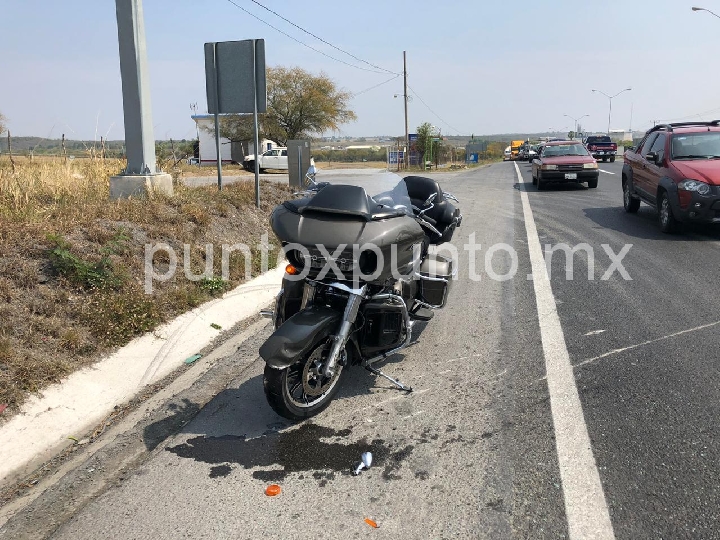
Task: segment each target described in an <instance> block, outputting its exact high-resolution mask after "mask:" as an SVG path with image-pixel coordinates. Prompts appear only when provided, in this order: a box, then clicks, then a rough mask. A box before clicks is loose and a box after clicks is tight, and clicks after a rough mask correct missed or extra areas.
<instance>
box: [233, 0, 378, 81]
mask: <svg viewBox="0 0 720 540" xmlns="http://www.w3.org/2000/svg"><path fill="white" fill-rule="evenodd" d="M227 1H228V2H230V3H231V4H232V5H233V6H235V7H236V8H238V9H240V10H242V11H244V12H245V13H247V14H248V15H250V16H251V17H253V18H254V19H257V20H258V21H260V22H261V23H263V24H264V25H266V26H269V27H270V28H272V29H273V30H275V31H277V32H280V33H281V34H282V35H284V36H286V37H288V38H290V39H292V40H293V41H295V42H296V43H299V44H300V45H302V46H303V47H307V48H308V49H310V50H312V51H315V52H316V53H319V54H322V55H323V56H326V57H327V58H330V59H331V60H335V61H336V62H340V63H341V64H345V65H346V66H350V67H353V68H355V69H360V70H362V71H369V72H370V73H377V74H380V75H382V74H384V72H387V70H384V71H376V70H374V69H367V68H364V67H360V66H356V65H355V64H351V63H349V62H345V61H344V60H340V59H339V58H335V57H334V56H330V55H329V54H327V53H325V52H323V51H321V50H320V49H316V48H315V47H313V46H312V45H308V44H307V43H305V42H303V41H300V40H299V39H297V38H294V37H293V36H291V35H290V34H288V33H287V32H283V31H282V30H280V29H279V28H278V27H277V26H273V25H272V24H270V23H269V22H267V21H265V20H263V19H261V18H260V17H258V16H257V15H255V14H254V13H252V12H250V11H248V10H247V9H245V8H244V7H242V6H241V5H239V4H237V3H235V2H234V1H233V0H227ZM371 65H372V64H371ZM380 69H382V68H380ZM390 73H392V72H390Z"/></svg>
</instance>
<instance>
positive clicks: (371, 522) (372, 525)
mask: <svg viewBox="0 0 720 540" xmlns="http://www.w3.org/2000/svg"><path fill="white" fill-rule="evenodd" d="M365 523H367V524H368V525H370V526H371V527H372V528H373V529H377V528H379V527H380V525H378V524H377V523H376V522H375V521H374V520H372V519H370V518H365Z"/></svg>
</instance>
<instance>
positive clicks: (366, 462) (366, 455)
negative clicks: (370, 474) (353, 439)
mask: <svg viewBox="0 0 720 540" xmlns="http://www.w3.org/2000/svg"><path fill="white" fill-rule="evenodd" d="M361 460H362V461H360V463H358V465H357V467H355V470H354V471H353V475H355V476H357V475H358V474H360V472H361V471H362V470H363V469H369V468H370V465H372V460H373V455H372V452H363V453H362V456H361Z"/></svg>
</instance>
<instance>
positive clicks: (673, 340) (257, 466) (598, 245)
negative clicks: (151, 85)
mask: <svg viewBox="0 0 720 540" xmlns="http://www.w3.org/2000/svg"><path fill="white" fill-rule="evenodd" d="M518 168H519V171H520V174H521V178H522V181H519V180H518V176H517V174H516V167H515V164H513V163H502V164H497V165H493V166H491V167H488V168H483V169H475V170H470V171H464V172H461V173H447V174H442V175H438V176H437V178H438V180H439V181H441V183H442V185H443V187H444V188H445V189H447V190H448V191H451V192H453V193H454V194H455V195H457V196H458V198H459V199H460V200H461V208H462V211H463V214H464V217H465V220H464V222H463V226H462V228H461V229H459V230H458V232H457V233H456V235H455V238H454V241H453V243H454V244H455V245H456V246H457V247H458V248H459V250H460V251H459V256H460V275H459V279H458V281H457V282H455V283H454V284H453V289H452V291H451V293H450V298H449V301H448V305H447V307H446V308H445V309H444V310H442V311H438V312H437V313H436V316H435V318H434V319H433V320H432V321H431V322H430V323H428V324H427V325H424V326H423V327H422V328H421V332H420V333H419V336H417V343H416V344H415V345H413V346H412V347H410V348H409V349H407V350H406V351H404V352H403V353H402V354H399V355H397V356H396V357H394V358H392V359H391V360H389V361H388V362H387V364H386V365H385V366H384V369H385V371H386V372H388V373H389V374H391V375H393V376H396V377H399V378H400V379H401V380H402V381H403V382H405V383H407V384H410V385H412V386H413V387H414V389H415V392H414V393H413V394H411V395H403V394H401V393H398V391H396V390H394V389H393V388H391V387H390V386H389V385H388V384H387V383H386V382H385V381H384V380H382V379H376V378H375V377H374V376H373V375H371V374H369V373H367V372H364V371H362V370H360V369H359V368H358V369H355V370H352V371H350V373H349V377H348V379H347V380H346V381H345V385H344V387H343V389H342V390H341V393H340V397H339V398H337V399H336V401H335V402H334V403H333V404H332V405H331V407H330V408H329V409H327V410H326V411H325V412H324V413H323V414H322V415H320V416H318V417H316V418H315V419H313V420H312V421H311V422H307V423H304V424H302V425H299V426H290V425H288V423H287V422H285V421H284V420H283V419H281V418H279V417H277V416H276V415H275V414H274V413H273V412H272V411H271V410H270V408H269V407H268V406H267V405H266V403H265V399H264V396H263V390H262V367H263V366H262V363H261V361H260V360H259V359H257V357H256V355H255V354H254V353H253V350H257V347H258V346H259V345H260V343H262V340H263V339H264V338H265V337H266V336H267V335H268V334H269V332H270V330H269V328H267V327H266V328H265V329H264V330H263V331H262V332H260V333H259V334H257V335H256V336H254V337H253V338H252V339H251V340H250V341H249V342H248V343H246V345H245V346H244V350H243V351H239V352H238V353H237V355H236V358H237V365H236V373H235V378H234V379H233V381H232V382H231V383H230V384H229V385H227V386H226V388H225V389H224V390H223V391H221V392H220V393H219V394H217V395H216V396H215V398H214V399H212V400H211V401H210V402H209V403H208V404H207V405H205V406H204V407H201V408H200V410H199V412H198V413H197V415H195V416H194V417H193V419H192V420H191V421H190V422H189V423H188V424H187V425H186V426H185V428H184V429H183V430H182V431H181V432H180V433H178V434H176V435H175V436H172V437H170V438H168V439H166V440H163V441H157V440H154V439H152V437H151V435H150V434H152V433H153V429H152V426H150V429H146V430H145V432H144V438H145V444H146V446H147V447H148V452H149V453H150V454H149V456H148V458H147V459H146V460H144V461H143V462H142V464H141V465H139V466H138V467H135V468H134V469H131V470H129V471H127V473H126V474H125V473H124V474H123V475H122V476H121V477H120V479H119V480H118V481H117V482H115V483H113V484H112V485H110V486H108V488H107V489H106V491H105V492H104V493H103V494H102V495H101V496H99V497H97V498H96V499H95V500H94V501H92V502H91V503H89V504H87V505H86V506H85V507H84V508H83V509H82V510H80V511H79V512H77V513H76V515H74V516H73V517H72V519H70V520H69V521H66V522H65V523H58V527H56V531H55V534H54V535H53V538H57V539H66V538H67V539H70V538H72V539H76V538H153V539H161V538H184V537H188V538H257V537H261V536H262V537H268V538H280V537H282V538H301V537H302V538H338V537H340V536H343V537H348V538H356V537H357V538H361V537H362V538H365V537H367V536H366V535H369V534H373V535H375V536H377V537H379V538H396V537H398V536H400V535H402V537H404V538H488V539H498V538H533V539H535V538H568V537H569V536H570V537H572V538H582V537H583V536H581V535H578V533H577V531H578V530H580V529H578V528H573V527H575V526H576V525H577V523H581V525H582V524H583V522H584V524H585V525H589V526H590V527H592V526H593V525H594V524H596V523H599V522H600V521H602V520H601V519H600V518H601V517H602V515H601V514H602V510H603V508H601V509H598V508H592V509H590V510H588V508H589V506H588V507H583V505H585V504H586V502H587V501H584V500H583V498H582V497H580V498H579V499H578V498H577V493H576V492H573V486H577V485H582V482H584V481H586V480H587V479H588V478H589V479H590V480H589V482H590V485H592V478H593V477H594V476H593V475H595V476H598V477H599V483H598V484H597V488H598V489H599V494H600V499H599V500H600V502H601V503H602V505H601V506H603V507H604V511H606V512H607V514H608V515H609V517H610V523H611V530H610V536H608V535H607V532H608V530H607V529H606V530H605V531H604V533H603V532H602V531H601V532H599V533H598V534H597V535H596V536H594V537H597V538H607V537H612V535H613V534H614V536H615V537H616V538H623V539H628V540H630V539H633V540H634V539H640V538H703V539H704V538H718V537H720V532H718V531H719V530H720V524H718V523H717V520H718V516H719V515H720V511H719V510H718V508H720V494H719V493H718V491H719V489H720V488H719V487H718V486H720V474H719V471H720V465H719V463H720V461H719V459H718V458H719V457H720V455H719V451H718V446H717V444H716V441H717V440H718V438H717V435H718V427H717V419H718V417H720V416H719V415H718V412H719V411H718V407H719V405H718V404H719V403H720V399H719V398H720V396H719V395H718V394H719V391H718V388H720V386H719V385H718V383H719V382H720V381H719V376H718V368H717V357H718V354H717V352H716V351H717V350H718V344H719V342H720V314H718V313H717V309H716V305H715V304H716V302H715V298H716V294H714V288H715V283H714V279H713V278H714V276H715V275H716V274H717V270H716V269H717V268H718V266H719V265H720V234H718V233H717V232H716V231H707V230H703V229H692V230H688V231H685V232H683V233H681V234H678V235H676V236H666V235H663V234H662V233H661V232H660V231H659V229H658V227H657V224H656V214H655V212H654V211H653V210H652V209H650V208H648V207H645V206H643V207H642V208H641V210H640V212H639V213H638V214H637V215H628V214H625V213H624V211H623V209H622V191H621V188H620V171H621V163H620V162H618V163H614V164H601V168H602V169H603V170H605V171H607V172H604V173H603V174H602V175H601V178H600V185H599V187H598V188H597V189H587V188H585V187H582V186H580V187H578V186H570V187H567V186H566V187H562V186H559V187H552V186H551V187H550V188H549V189H548V190H546V191H542V192H538V191H537V190H536V189H535V188H534V187H533V186H532V185H531V184H530V175H529V167H528V166H527V165H525V164H518ZM346 180H347V181H350V180H352V181H354V182H356V183H358V184H361V185H368V189H369V190H370V186H371V185H372V186H373V187H374V186H375V185H376V183H377V182H378V179H377V177H373V176H372V175H363V176H359V177H350V176H347V177H346ZM528 219H530V220H532V227H531V226H530V225H529V223H528ZM535 229H536V230H537V234H536V235H535V236H534V237H533V234H534V230H535ZM531 232H532V234H530V233H531ZM471 235H474V242H475V244H480V245H481V246H482V248H481V249H480V250H479V251H477V252H476V253H475V256H474V257H473V258H474V259H475V262H476V264H475V265H474V271H475V272H476V273H477V274H479V275H480V280H479V281H478V280H476V279H471V271H472V269H473V266H472V265H471V264H470V255H469V252H468V251H466V250H464V249H463V246H464V245H465V244H468V243H469V242H470V239H471ZM538 242H539V245H542V246H543V249H544V246H545V244H551V245H553V246H557V245H559V244H563V243H565V244H568V245H569V246H576V245H578V244H581V243H585V244H587V246H588V247H589V248H592V250H593V253H594V272H593V274H592V277H593V279H588V267H589V266H590V265H589V264H588V260H589V256H588V255H587V253H581V254H579V255H577V256H576V257H575V259H574V261H575V266H574V275H573V279H572V280H568V279H566V274H565V262H564V256H563V255H562V253H555V254H554V256H553V260H552V266H551V270H552V271H551V279H550V282H549V285H550V286H551V289H548V290H549V291H550V292H551V302H550V304H554V305H555V306H556V307H557V312H555V311H554V306H553V305H550V304H548V302H547V298H545V297H544V296H542V295H541V294H540V293H539V291H540V292H541V289H542V287H541V286H539V285H538V283H542V280H540V279H539V278H538V277H537V276H538V265H537V256H536V254H535V255H533V246H534V245H536V244H538ZM500 243H502V244H505V245H506V248H510V247H513V248H514V250H515V253H516V254H517V259H516V261H513V258H512V257H511V256H510V255H509V254H508V253H507V252H506V251H503V249H505V248H503V249H500V250H498V251H496V252H495V255H494V257H493V258H492V263H493V264H492V268H491V271H490V273H492V272H494V273H495V274H499V275H504V274H507V273H508V272H510V271H512V270H513V269H514V268H513V267H514V263H516V265H517V266H516V268H515V269H516V272H515V277H514V278H513V279H507V280H504V281H498V280H494V279H491V277H490V275H489V272H488V270H487V269H486V267H485V260H486V255H487V253H488V249H489V248H490V247H491V246H493V245H497V244H500ZM603 244H605V245H607V246H608V248H607V249H609V250H611V251H612V253H613V254H617V253H619V252H621V250H622V249H623V247H624V246H625V245H626V244H632V247H630V248H628V249H629V251H628V252H627V254H626V255H625V256H624V258H623V259H622V265H623V267H624V269H625V271H626V272H627V274H628V275H629V277H631V278H632V279H631V280H626V279H624V277H623V275H622V274H621V273H620V272H618V271H612V272H611V274H612V275H611V276H610V277H609V279H602V277H603V275H604V274H605V273H606V272H607V271H608V269H610V268H611V266H612V261H611V259H610V257H609V256H608V254H607V252H606V251H605V249H604V248H603V247H602V245H603ZM533 257H535V258H533ZM616 257H617V256H616ZM533 272H534V273H535V276H536V278H535V280H533V279H531V278H529V277H528V276H529V275H530V274H533ZM552 300H554V302H552ZM555 319H557V321H559V324H557V325H555V326H553V324H554V323H553V321H554V320H555ZM551 336H553V340H551V339H550V337H551ZM565 351H566V353H567V357H568V358H569V362H570V363H571V364H572V365H573V368H570V373H571V374H573V375H574V378H573V377H572V376H571V377H570V380H567V379H565V380H561V381H560V382H558V379H557V378H556V375H555V374H556V373H558V372H562V370H561V369H560V370H558V368H562V367H563V366H562V365H559V364H557V363H556V362H555V360H552V359H553V358H555V356H557V354H556V353H558V354H559V353H564V352H565ZM559 357H561V358H562V354H559ZM568 367H569V365H568ZM549 388H559V391H558V392H555V391H553V392H551V391H550V390H549ZM575 388H577V395H579V406H581V409H580V408H579V407H578V408H577V409H576V410H575V409H573V401H572V399H569V398H568V396H570V398H571V397H572V396H573V395H574V392H575ZM566 398H567V399H566ZM187 407H188V409H189V410H190V411H191V412H192V414H193V415H194V414H195V412H194V409H193V404H192V403H189V404H188V405H187ZM578 412H579V416H577V414H576V413H578ZM573 415H574V416H573ZM191 416H192V415H191ZM578 418H579V421H578ZM573 419H574V420H573ZM572 422H574V423H572ZM567 425H570V426H571V427H572V431H571V435H572V436H571V437H568V436H567V433H566V432H565V431H563V432H562V433H561V432H558V431H557V430H558V429H559V428H562V429H564V428H563V426H567ZM583 436H589V447H582V448H580V449H579V450H577V449H573V448H572V443H573V442H577V441H580V442H582V441H583V438H582V437H583ZM568 441H569V444H570V446H569V447H568ZM580 446H582V444H581V445H580ZM366 450H370V451H372V452H373V453H374V456H375V463H374V465H373V467H372V468H371V469H370V470H368V471H365V472H363V473H362V474H361V475H360V476H357V477H355V476H352V475H351V474H350V471H351V468H352V467H353V466H354V465H355V464H356V463H357V462H358V461H359V458H360V454H361V453H362V452H363V451H366ZM579 454H581V455H579ZM583 456H585V457H586V458H587V456H589V457H590V461H588V460H587V459H585V460H584V461H583V459H582V458H583ZM593 458H594V459H593ZM568 463H571V464H573V463H576V464H578V467H577V468H573V467H567V464H568ZM563 464H565V465H563ZM561 467H564V468H563V469H562V470H561ZM583 467H584V468H583ZM270 483H277V484H279V485H280V486H281V487H282V494H281V495H280V496H278V497H274V498H270V497H266V496H265V495H264V489H265V487H266V486H267V485H268V484H270ZM587 498H588V499H589V498H591V497H590V495H589V494H588V497H587ZM36 515H37V512H36ZM568 516H572V518H569V517H568ZM365 518H371V519H373V520H375V521H376V522H377V524H378V525H379V528H378V529H375V530H373V529H371V528H370V526H369V525H368V524H367V523H366V522H365V521H364V519H365ZM571 522H572V523H573V524H574V525H573V526H570V525H569V524H570V523H571ZM28 523H32V522H31V521H28ZM9 526H12V522H11V523H10V524H9ZM601 529H602V527H600V526H598V530H601ZM6 530H10V529H6ZM0 533H2V530H0ZM603 534H604V536H603ZM0 537H2V535H1V534H0ZM585 537H586V538H589V537H591V536H585Z"/></svg>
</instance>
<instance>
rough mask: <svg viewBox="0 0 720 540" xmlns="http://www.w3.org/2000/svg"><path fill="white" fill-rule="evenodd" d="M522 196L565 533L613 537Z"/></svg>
mask: <svg viewBox="0 0 720 540" xmlns="http://www.w3.org/2000/svg"><path fill="white" fill-rule="evenodd" d="M515 171H516V173H517V177H518V181H519V182H520V183H523V178H522V175H521V174H520V169H519V168H518V166H517V164H515ZM520 199H521V200H522V207H523V215H524V217H525V231H526V232H527V237H528V247H529V249H530V263H531V267H532V273H533V276H534V279H533V286H534V288H535V299H536V303H537V312H538V319H539V322H540V336H541V338H542V346H543V353H544V355H545V371H546V373H547V386H548V392H549V394H550V410H551V413H552V418H553V426H554V429H555V448H556V450H557V454H558V464H559V467H560V478H561V480H562V487H563V495H564V498H565V514H566V517H567V522H568V533H569V536H570V539H571V540H590V539H597V540H600V539H602V540H605V539H614V538H615V533H614V532H613V527H612V522H611V521H610V511H609V510H608V506H607V502H606V501H605V494H604V493H603V488H602V483H601V482H600V474H599V473H598V470H597V465H596V463H595V456H594V455H593V451H592V446H591V444H590V436H589V435H588V432H587V425H586V424H585V418H584V416H583V411H582V405H581V404H580V396H579V395H578V391H577V386H576V384H575V376H574V374H573V368H572V365H571V364H570V354H569V353H568V350H567V345H566V344H565V335H564V334H563V330H562V326H561V325H560V317H559V315H558V312H557V306H556V304H555V297H554V296H553V292H552V286H551V284H550V278H549V276H548V273H547V268H546V266H545V260H544V259H543V255H542V249H541V247H540V238H539V237H538V232H537V226H536V225H535V218H533V213H532V208H530V201H529V199H528V195H527V192H525V191H521V192H520Z"/></svg>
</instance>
